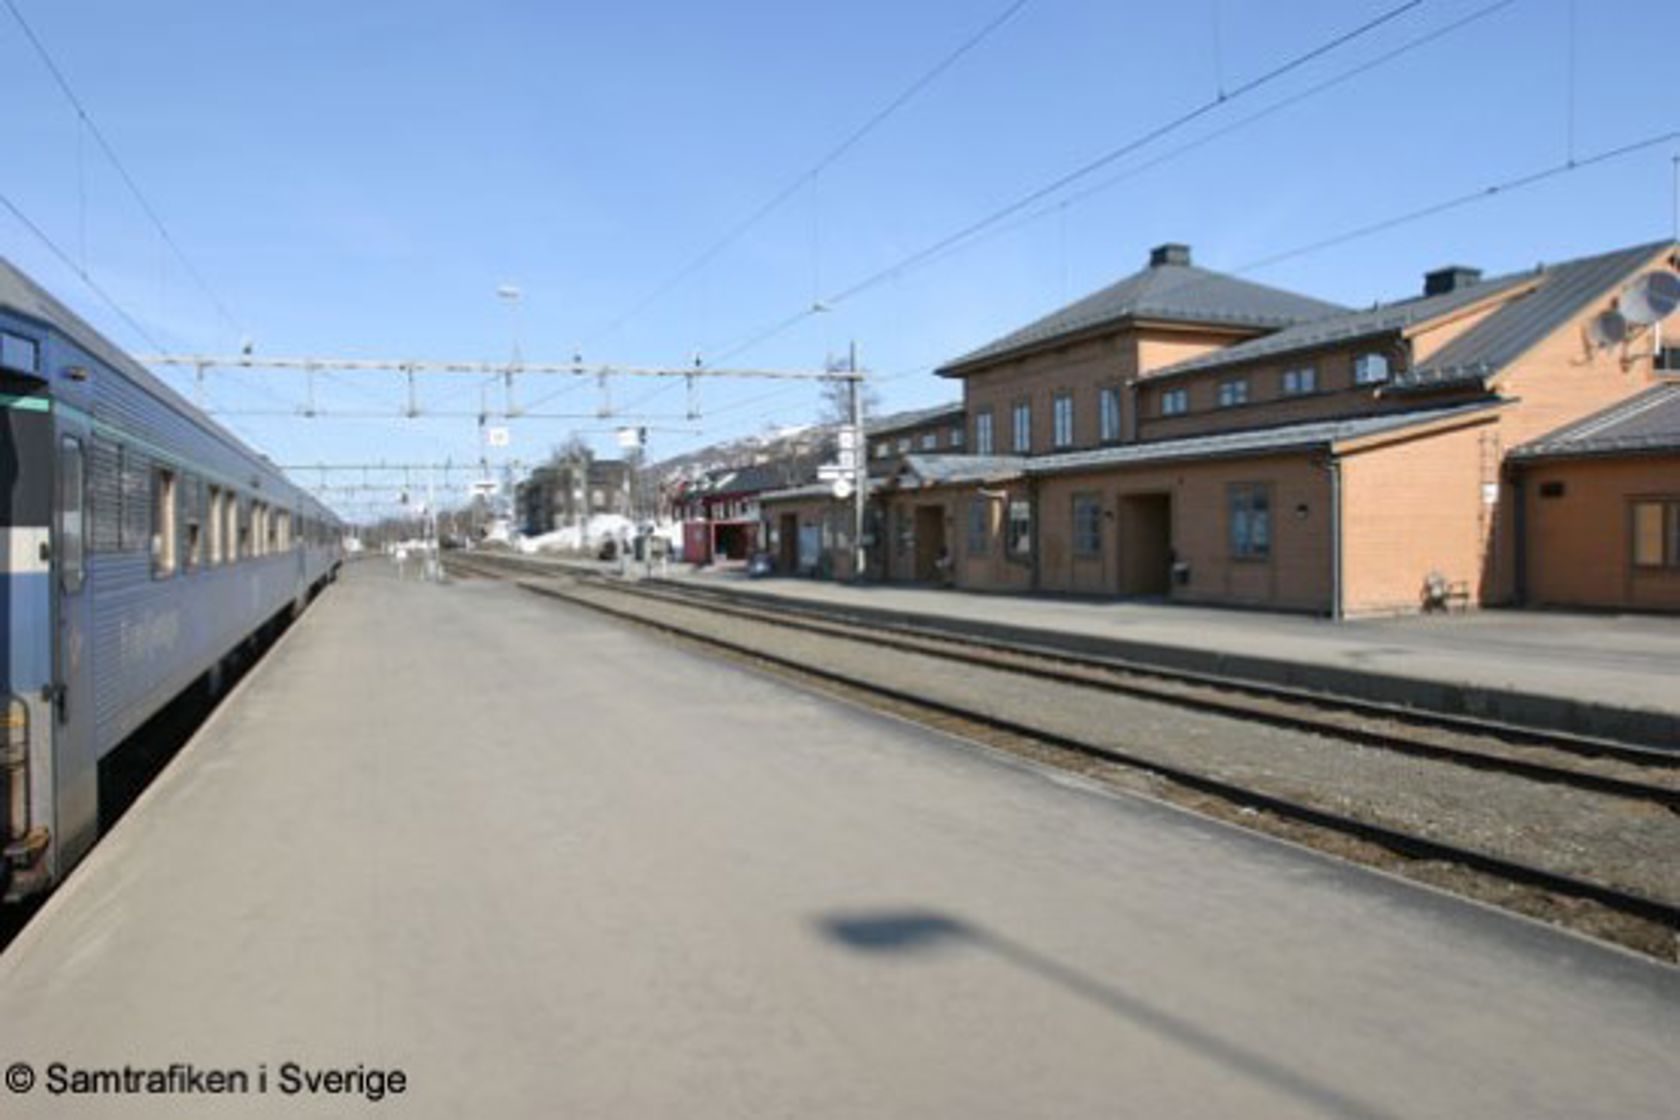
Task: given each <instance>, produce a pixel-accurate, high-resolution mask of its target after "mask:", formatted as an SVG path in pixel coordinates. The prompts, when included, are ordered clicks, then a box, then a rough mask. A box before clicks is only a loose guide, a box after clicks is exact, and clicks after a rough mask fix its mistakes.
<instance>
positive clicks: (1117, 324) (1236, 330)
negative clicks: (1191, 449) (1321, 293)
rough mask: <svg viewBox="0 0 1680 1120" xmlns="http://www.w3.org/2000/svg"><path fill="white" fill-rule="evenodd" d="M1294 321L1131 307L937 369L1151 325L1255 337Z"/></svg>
mask: <svg viewBox="0 0 1680 1120" xmlns="http://www.w3.org/2000/svg"><path fill="white" fill-rule="evenodd" d="M1292 325H1293V324H1292V323H1266V324H1259V323H1254V322H1237V321H1233V320H1227V321H1222V322H1209V321H1207V320H1205V319H1173V318H1166V317H1163V316H1160V315H1140V314H1138V313H1137V312H1130V311H1129V312H1127V313H1126V314H1124V315H1120V316H1117V317H1116V318H1113V319H1104V320H1101V321H1100V322H1096V323H1091V324H1088V325H1087V326H1084V327H1081V328H1079V329H1078V330H1075V331H1067V332H1065V333H1062V334H1057V335H1051V336H1050V337H1048V338H1040V339H1034V340H1033V341H1032V342H1023V343H1021V344H1020V345H1019V346H1013V347H1011V348H1010V349H1008V350H1001V351H999V352H997V353H995V354H987V355H984V356H982V357H962V358H958V359H957V360H956V361H954V362H951V363H949V364H947V365H943V366H940V367H939V368H937V369H935V370H934V371H933V372H934V374H935V375H936V376H939V377H968V376H971V375H973V374H975V373H979V372H981V371H982V370H985V369H987V368H988V367H991V366H997V365H1002V364H1004V363H1005V362H1014V361H1019V360H1021V359H1022V358H1028V357H1031V356H1033V355H1034V354H1039V353H1043V352H1044V351H1047V350H1059V349H1061V348H1062V347H1064V346H1077V345H1079V344H1080V343H1081V342H1089V341H1091V340H1092V339H1094V338H1100V337H1102V336H1103V335H1105V334H1112V333H1115V332H1117V331H1122V330H1140V329H1145V328H1147V329H1150V330H1167V331H1180V332H1189V331H1201V332H1204V333H1212V334H1229V335H1237V336H1241V337H1245V338H1254V337H1258V336H1260V335H1264V334H1269V333H1270V332H1272V331H1278V330H1283V329H1284V328H1285V327H1288V326H1292Z"/></svg>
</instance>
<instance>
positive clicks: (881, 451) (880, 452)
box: [871, 440, 892, 459]
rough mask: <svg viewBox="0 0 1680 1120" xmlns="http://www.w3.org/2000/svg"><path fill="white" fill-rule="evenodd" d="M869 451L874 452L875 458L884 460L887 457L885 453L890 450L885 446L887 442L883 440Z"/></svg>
mask: <svg viewBox="0 0 1680 1120" xmlns="http://www.w3.org/2000/svg"><path fill="white" fill-rule="evenodd" d="M871 450H872V451H873V452H874V454H875V458H877V459H885V458H886V457H887V452H888V451H891V450H892V448H890V447H888V446H887V442H886V441H885V440H881V441H880V442H878V443H876V444H875V446H874V447H873V448H872V449H871Z"/></svg>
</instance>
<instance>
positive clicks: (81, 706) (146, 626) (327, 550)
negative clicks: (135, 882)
mask: <svg viewBox="0 0 1680 1120" xmlns="http://www.w3.org/2000/svg"><path fill="white" fill-rule="evenodd" d="M0 416H3V417H4V420H3V424H0V538H3V542H0V587H3V591H0V622H3V623H4V628H5V635H6V637H5V643H6V644H5V646H4V647H3V648H0V701H3V702H4V704H5V738H4V743H3V753H0V764H3V769H0V838H3V840H4V850H3V855H0V895H3V897H4V899H5V901H6V902H8V903H10V902H17V901H19V900H22V899H24V898H27V897H29V896H32V895H38V894H40V893H42V892H45V891H47V890H48V889H50V888H51V887H52V886H53V885H54V884H55V883H57V882H59V881H61V880H62V879H63V877H64V875H65V874H66V873H67V872H68V871H69V870H70V869H71V868H72V867H73V866H74V865H75V864H76V862H77V861H78V860H79V859H81V858H82V857H83V856H84V855H85V854H86V853H87V851H88V849H89V848H91V847H92V846H93V843H94V841H95V839H96V838H97V836H98V833H99V829H100V824H101V822H100V778H101V767H102V764H104V763H105V762H106V761H107V760H109V759H111V758H112V756H113V752H115V751H116V750H117V748H118V747H119V746H120V745H121V744H123V743H124V741H125V740H127V739H128V738H129V737H130V736H131V735H133V733H134V732H135V730H136V729H137V728H139V727H141V726H142V725H143V724H144V723H145V722H146V721H147V720H148V719H150V718H151V717H152V716H153V715H155V714H157V713H158V712H159V711H161V710H162V709H163V708H164V707H165V705H167V704H168V703H169V702H170V701H171V700H173V699H174V698H175V697H177V696H178V695H180V694H181V693H182V692H184V691H185V690H187V689H188V688H189V687H190V686H192V685H194V684H195V683H196V682H199V681H200V680H201V678H205V677H206V676H207V675H209V676H210V678H211V679H212V680H213V679H215V678H216V677H217V675H218V674H220V673H221V672H222V671H223V670H225V669H226V668H227V667H228V666H229V665H230V663H231V662H232V660H233V659H234V658H236V657H238V656H239V655H240V653H241V651H242V650H243V649H245V648H247V647H248V645H249V643H250V642H251V640H252V638H253V636H254V635H256V634H259V633H262V632H266V631H267V630H269V629H271V628H272V627H273V625H274V624H275V623H276V622H277V621H279V620H281V619H283V618H284V617H286V616H287V615H289V614H290V615H296V614H298V613H301V612H302V611H303V609H304V607H305V606H306V605H307V604H308V603H309V601H310V600H311V599H312V598H313V597H314V596H315V595H316V594H317V593H319V592H320V591H321V590H322V589H323V588H324V587H325V586H326V585H327V584H329V583H330V582H332V581H333V580H334V579H336V577H337V575H338V572H339V569H340V566H341V564H342V562H343V543H342V542H343V533H344V526H343V525H342V524H341V522H340V521H339V519H338V518H337V516H336V515H334V513H333V512H332V511H331V510H330V509H329V508H327V507H326V506H325V505H323V504H322V503H321V502H320V501H318V500H317V499H316V498H315V497H314V496H312V495H311V494H309V493H308V492H306V491H305V490H302V489H300V488H299V487H297V486H295V485H294V484H292V483H291V482H290V481H289V480H288V479H287V478H286V476H285V474H284V472H283V471H281V470H280V468H279V467H277V466H276V465H275V464H274V463H272V462H271V461H269V460H268V459H267V458H265V457H264V456H262V455H260V454H259V453H257V452H256V451H254V450H252V449H251V448H250V447H248V446H246V445H245V444H244V443H243V442H242V441H240V440H239V439H238V438H237V437H236V436H234V435H233V434H232V433H230V432H228V431H227V430H226V429H225V428H223V427H221V426H220V425H218V424H217V423H216V422H215V421H213V420H212V419H211V418H210V417H208V416H206V415H205V414H204V413H203V412H202V411H201V410H200V409H198V408H195V407H194V406H193V405H192V404H191V403H190V402H189V401H187V400H186V399H185V398H184V397H183V396H182V395H181V394H179V393H177V392H175V391H174V390H173V389H171V388H170V387H169V386H167V385H165V384H164V383H163V382H162V381H160V380H159V379H158V378H157V377H155V376H153V375H152V374H151V373H150V372H149V371H147V370H146V369H145V367H144V366H142V365H141V364H140V363H139V362H138V361H136V360H135V359H134V358H132V357H131V356H129V355H128V354H126V353H125V352H124V351H123V350H121V349H120V348H119V347H117V346H116V345H115V344H113V343H112V342H110V341H109V340H108V339H106V338H105V337H104V336H103V335H101V334H100V333H99V332H98V331H97V330H95V329H94V328H93V327H92V326H90V325H89V324H88V323H87V322H86V321H85V320H83V319H81V318H80V317H78V316H77V315H76V314H75V313H74V312H72V311H71V310H70V309H69V308H68V307H66V306H65V305H64V304H63V303H62V302H60V301H59V300H58V299H56V298H54V297H53V296H52V295H51V294H50V293H49V292H48V291H47V290H46V289H45V288H44V287H42V286H41V285H40V284H38V283H36V282H35V281H34V280H33V279H31V278H30V277H29V276H27V275H26V274H25V273H24V272H23V271H21V270H20V269H18V268H17V267H15V266H14V265H13V264H12V263H11V262H10V261H7V260H6V259H5V258H3V257H0Z"/></svg>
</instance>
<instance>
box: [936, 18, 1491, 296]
mask: <svg viewBox="0 0 1680 1120" xmlns="http://www.w3.org/2000/svg"><path fill="white" fill-rule="evenodd" d="M1520 2H1521V0H1495V2H1494V3H1491V4H1486V5H1484V6H1483V7H1480V8H1477V9H1476V10H1475V11H1472V12H1469V13H1467V14H1465V15H1464V16H1462V17H1460V18H1459V19H1456V20H1453V21H1452V22H1451V23H1447V24H1443V25H1442V26H1440V27H1437V28H1435V29H1433V30H1431V31H1428V32H1426V33H1424V34H1422V35H1419V36H1417V37H1415V38H1413V39H1409V40H1407V41H1406V42H1404V43H1401V44H1399V45H1398V46H1396V47H1393V48H1391V49H1389V50H1387V51H1384V52H1383V53H1381V54H1379V55H1376V56H1374V57H1372V58H1370V59H1367V60H1366V61H1364V62H1360V63H1358V64H1357V65H1355V66H1351V67H1349V68H1348V69H1346V70H1343V71H1342V72H1340V73H1339V74H1335V75H1332V76H1331V77H1329V78H1326V79H1324V80H1323V81H1320V82H1316V83H1314V84H1313V85H1310V86H1308V87H1306V88H1305V89H1302V90H1300V91H1298V92H1296V93H1293V94H1291V95H1289V96H1288V97H1285V98H1282V99H1281V100H1279V101H1275V102H1273V103H1272V104H1270V105H1267V106H1266V107H1265V108H1263V109H1259V110H1257V111H1255V112H1253V113H1250V114H1249V115H1247V116H1245V117H1239V118H1238V119H1237V120H1234V121H1232V122H1231V123H1229V124H1226V125H1223V126H1221V127H1220V128H1217V129H1214V130H1213V131H1211V132H1207V133H1204V134H1202V135H1201V136H1198V137H1196V138H1195V139H1194V140H1189V141H1186V142H1185V143H1183V144H1180V145H1178V146H1177V147H1174V148H1169V149H1168V150H1166V151H1164V152H1161V153H1160V154H1158V155H1154V156H1151V157H1150V158H1148V159H1146V160H1144V161H1143V162H1141V163H1137V164H1133V165H1132V166H1130V167H1128V168H1126V169H1125V170H1124V171H1122V172H1120V173H1119V174H1117V175H1111V176H1108V177H1107V178H1104V179H1102V180H1099V181H1098V182H1096V183H1092V184H1091V185H1089V186H1087V187H1084V188H1082V189H1081V190H1078V191H1075V192H1073V193H1071V194H1068V195H1065V196H1064V197H1062V198H1061V199H1059V200H1057V201H1056V202H1053V203H1049V204H1047V205H1045V206H1043V207H1041V208H1040V209H1037V210H1034V211H1032V212H1031V213H1028V214H1024V215H1022V216H1020V217H1019V218H1017V219H1016V220H1014V221H1012V222H1006V223H1004V224H1002V225H997V226H993V227H991V228H990V229H987V230H986V231H984V232H983V233H979V234H976V235H975V236H974V237H971V238H969V239H967V240H965V241H963V242H961V243H959V244H956V245H952V246H951V247H950V248H948V249H946V250H945V251H944V252H942V253H939V254H937V255H935V256H932V257H930V258H928V259H927V260H925V261H922V262H921V263H920V265H919V267H926V266H929V265H933V264H937V263H939V262H941V261H945V260H949V259H950V258H951V257H953V256H955V255H957V254H959V253H963V252H966V251H968V250H969V249H972V248H974V247H976V246H978V245H982V244H985V243H986V242H988V241H990V240H992V239H993V238H996V237H1001V236H1003V235H1005V234H1008V233H1011V232H1013V231H1015V230H1018V229H1021V228H1022V227H1024V226H1027V225H1030V224H1032V223H1033V222H1036V221H1039V220H1041V219H1043V218H1045V217H1048V216H1050V215H1052V214H1058V213H1065V210H1066V208H1067V207H1069V206H1073V205H1075V204H1077V203H1080V202H1083V201H1085V200H1086V199H1088V198H1092V197H1094V196H1096V195H1098V194H1101V193H1103V192H1104V191H1108V190H1112V189H1113V188H1115V187H1117V186H1119V185H1120V184H1121V183H1125V182H1129V181H1130V180H1132V179H1135V178H1137V177H1138V176H1140V175H1142V174H1144V173H1145V172H1147V171H1152V170H1154V169H1155V168H1157V167H1161V166H1163V165H1164V164H1167V163H1171V162H1172V161H1173V160H1175V159H1179V158H1181V157H1183V156H1186V155H1189V154H1190V153H1191V152H1194V151H1197V150H1199V149H1201V148H1204V147H1206V146H1208V145H1209V144H1212V143H1214V142H1215V141H1218V140H1222V139H1224V138H1225V137H1227V136H1230V135H1231V134H1233V133H1235V132H1239V131H1241V130H1242V129H1245V128H1248V127H1250V126H1251V125H1254V124H1258V123H1259V122H1260V121H1262V120H1265V119H1267V118H1268V117H1272V116H1274V115H1276V114H1277V113H1280V112H1282V111H1283V110H1285V109H1289V108H1293V107H1294V106H1296V105H1299V104H1301V103H1302V102H1304V101H1308V100H1310V99H1312V98H1314V97H1317V96H1318V95H1320V94H1322V93H1325V92H1327V91H1329V90H1331V89H1334V88H1336V87H1337V86H1341V85H1344V84H1345V83H1347V82H1350V81H1352V80H1353V79H1355V78H1358V77H1363V76H1364V75H1366V74H1369V73H1371V72H1372V71H1374V70H1376V69H1378V68H1379V67H1382V66H1385V65H1387V64H1388V63H1390V62H1393V61H1395V60H1397V59H1399V58H1402V57H1403V56H1405V55H1408V54H1411V53H1412V52H1413V51H1416V50H1419V49H1421V48H1423V47H1426V46H1428V45H1430V44H1432V43H1434V42H1436V41H1438V40H1440V39H1443V38H1445V37H1447V36H1448V35H1451V34H1453V33H1455V32H1457V31H1460V30H1462V29H1463V28H1465V27H1468V26H1469V25H1471V24H1473V23H1477V22H1479V21H1481V20H1483V19H1486V18H1488V17H1489V16H1492V15H1495V14H1496V13H1498V12H1500V11H1503V10H1504V9H1506V8H1510V7H1513V6H1515V5H1516V4H1518V3H1520Z"/></svg>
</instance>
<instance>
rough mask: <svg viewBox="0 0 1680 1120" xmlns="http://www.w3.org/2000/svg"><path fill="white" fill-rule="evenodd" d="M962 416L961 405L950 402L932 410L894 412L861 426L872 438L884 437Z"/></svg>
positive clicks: (958, 402)
mask: <svg viewBox="0 0 1680 1120" xmlns="http://www.w3.org/2000/svg"><path fill="white" fill-rule="evenodd" d="M962 414H963V403H962V402H961V401H952V402H950V403H949V404H941V405H935V406H934V407H932V408H916V409H911V410H910V411H908V412H894V413H892V414H890V415H888V416H883V417H881V418H880V419H878V420H870V421H867V422H866V423H865V424H864V425H863V430H864V432H865V433H866V434H868V435H872V436H879V435H886V434H887V433H888V432H896V431H898V430H900V429H901V428H919V427H921V426H922V425H923V424H931V423H933V422H934V421H936V420H942V419H945V418H946V417H959V416H961V415H962Z"/></svg>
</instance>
